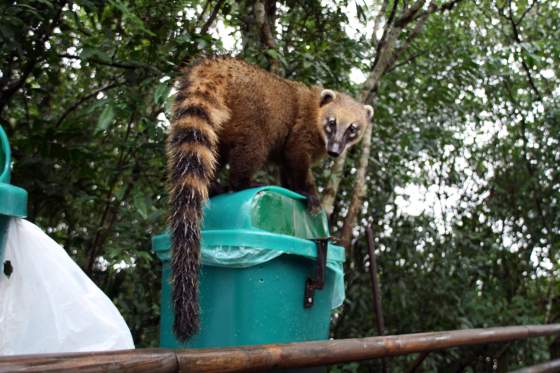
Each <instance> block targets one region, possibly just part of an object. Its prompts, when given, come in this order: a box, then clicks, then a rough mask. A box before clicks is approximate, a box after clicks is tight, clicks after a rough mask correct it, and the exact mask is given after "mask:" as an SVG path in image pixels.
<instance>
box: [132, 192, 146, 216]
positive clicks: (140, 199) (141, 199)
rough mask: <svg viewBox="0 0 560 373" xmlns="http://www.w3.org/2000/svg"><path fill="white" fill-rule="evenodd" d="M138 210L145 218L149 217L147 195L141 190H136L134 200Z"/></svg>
mask: <svg viewBox="0 0 560 373" xmlns="http://www.w3.org/2000/svg"><path fill="white" fill-rule="evenodd" d="M132 202H133V203H134V207H135V208H136V211H137V212H138V214H140V216H141V217H142V218H143V219H147V218H148V204H147V203H146V197H145V196H144V194H142V193H141V192H135V193H134V197H133V201H132Z"/></svg>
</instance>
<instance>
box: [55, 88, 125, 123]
mask: <svg viewBox="0 0 560 373" xmlns="http://www.w3.org/2000/svg"><path fill="white" fill-rule="evenodd" d="M123 84H125V82H115V83H111V84H108V85H106V86H104V87H101V88H99V89H96V90H95V91H93V92H92V93H90V94H87V95H85V96H83V97H81V98H80V99H78V100H77V101H76V102H74V103H73V104H72V105H70V106H69V107H68V109H66V111H65V112H64V113H63V114H62V115H61V116H60V118H59V119H58V120H57V121H56V123H55V125H54V127H55V128H57V127H58V126H60V125H61V124H62V122H63V121H64V119H66V117H67V116H68V115H70V114H71V113H72V112H73V111H74V110H76V109H77V108H78V107H80V105H82V104H83V103H84V102H86V101H87V100H90V99H92V98H94V97H95V96H97V95H98V94H99V93H101V92H105V91H108V90H110V89H113V88H115V87H118V86H121V85H123Z"/></svg>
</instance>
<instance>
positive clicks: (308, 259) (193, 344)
mask: <svg viewBox="0 0 560 373" xmlns="http://www.w3.org/2000/svg"><path fill="white" fill-rule="evenodd" d="M328 236H329V232H328V226H327V219H326V215H325V214H324V213H322V214H319V215H314V216H313V215H310V214H309V213H308V212H307V210H306V208H305V204H304V197H303V196H301V195H299V194H296V193H293V192H291V191H289V190H286V189H283V188H279V187H273V186H271V187H262V188H254V189H248V190H244V191H241V192H237V193H231V194H225V195H220V196H217V197H215V198H212V199H211V200H210V201H209V202H208V204H207V206H206V209H205V211H204V223H203V227H202V250H201V257H202V259H201V260H202V267H201V272H200V307H201V327H200V332H199V333H198V334H197V335H195V336H194V337H193V338H192V339H191V340H190V341H188V342H187V343H186V344H181V343H180V342H178V341H177V340H176V339H175V336H174V335H173V330H172V325H173V311H172V306H171V287H170V272H171V268H170V257H171V253H170V239H169V235H168V234H162V235H159V236H155V237H153V240H152V247H153V250H154V251H155V252H156V253H157V255H158V257H159V258H160V259H161V261H162V264H163V275H162V291H161V323H160V345H161V347H167V348H179V347H190V348H211V347H227V346H241V345H253V344H265V343H288V342H301V341H309V340H324V339H327V338H328V337H329V325H330V316H331V310H332V309H333V308H335V307H338V306H339V305H341V304H342V302H343V300H344V277H343V271H342V265H343V262H344V257H345V255H344V249H343V248H342V247H340V246H335V245H332V244H328V248H327V257H326V268H325V277H324V280H325V281H324V287H323V288H322V289H321V290H315V291H314V294H313V299H312V305H311V306H310V307H307V308H306V307H304V292H305V287H306V281H307V279H308V278H309V277H314V276H315V275H316V271H317V246H316V243H315V242H314V241H312V240H311V239H313V238H322V237H328Z"/></svg>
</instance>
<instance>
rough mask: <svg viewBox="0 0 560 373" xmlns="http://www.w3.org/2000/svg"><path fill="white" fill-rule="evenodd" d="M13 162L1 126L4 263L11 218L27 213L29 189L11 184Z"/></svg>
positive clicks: (0, 252) (0, 246)
mask: <svg viewBox="0 0 560 373" xmlns="http://www.w3.org/2000/svg"><path fill="white" fill-rule="evenodd" d="M11 162H12V158H11V153H10V143H9V142H8V136H7V135H6V132H4V129H3V128H2V126H0V263H4V246H5V245H6V230H7V229H8V222H9V220H10V218H11V217H20V218H23V217H25V216H26V215H27V191H25V190H24V189H21V188H18V187H17V186H14V185H11V184H10V165H11Z"/></svg>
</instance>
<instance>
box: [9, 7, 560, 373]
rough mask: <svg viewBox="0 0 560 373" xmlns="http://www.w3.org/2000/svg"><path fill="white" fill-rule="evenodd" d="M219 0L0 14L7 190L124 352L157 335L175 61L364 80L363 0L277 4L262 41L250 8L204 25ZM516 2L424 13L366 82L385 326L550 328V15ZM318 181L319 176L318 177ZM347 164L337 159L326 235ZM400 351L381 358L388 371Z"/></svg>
mask: <svg viewBox="0 0 560 373" xmlns="http://www.w3.org/2000/svg"><path fill="white" fill-rule="evenodd" d="M217 3H218V2H214V1H210V2H206V1H156V2H153V1H149V2H142V1H141V2H127V1H120V0H111V1H103V2H94V1H88V0H84V1H78V2H75V3H66V2H64V1H51V0H41V1H32V0H28V1H18V2H9V3H8V4H5V5H2V6H1V8H0V72H1V74H0V121H1V123H2V125H3V126H4V128H5V129H6V130H7V132H8V134H9V136H10V139H11V142H12V146H13V158H14V159H15V165H14V173H13V182H14V183H15V184H17V185H20V186H22V187H24V188H26V189H27V190H28V191H29V195H30V203H29V212H30V216H29V219H30V220H32V221H34V222H35V223H36V224H38V225H39V226H41V227H42V228H44V229H45V230H46V231H47V232H48V233H49V234H50V235H51V236H52V237H53V238H54V239H56V240H57V241H58V242H60V243H61V244H62V245H63V246H64V248H65V249H66V250H67V251H68V252H69V254H70V255H72V257H73V258H74V259H75V260H76V261H77V263H78V264H79V265H80V266H81V267H82V268H84V270H85V271H86V272H87V273H88V275H90V276H91V277H92V278H93V280H94V281H95V282H96V283H97V284H98V285H99V286H100V287H101V288H102V289H103V290H104V291H105V292H106V293H107V294H108V295H109V297H111V299H112V300H113V301H114V302H115V304H116V305H117V306H118V308H119V309H120V311H121V312H122V313H123V315H124V317H125V319H126V321H127V323H128V325H129V326H130V328H131V330H132V332H133V336H134V339H135V342H136V345H137V346H138V347H147V346H157V344H158V317H159V287H160V266H159V263H158V260H157V258H156V257H155V256H154V255H153V254H152V253H151V251H150V237H151V236H152V235H154V234H156V233H159V232H161V231H162V230H163V229H164V228H165V224H166V216H167V205H166V190H165V149H164V144H165V136H166V132H167V126H168V120H167V118H168V117H169V116H168V113H169V107H170V102H171V100H172V98H171V97H170V93H171V92H172V84H173V80H174V77H175V76H176V74H177V72H178V69H179V67H181V66H182V65H183V64H184V63H189V62H191V61H193V60H195V59H196V58H197V57H199V56H201V55H209V54H217V53H218V54H219V53H233V54H240V55H241V56H242V57H243V58H245V59H246V60H248V61H250V62H253V63H257V64H260V65H262V66H263V67H269V65H270V59H271V58H272V59H274V60H277V61H279V62H280V65H281V67H282V70H283V74H284V75H285V76H286V77H289V78H292V79H297V80H300V81H303V82H306V83H310V84H311V83H312V84H323V85H325V86H328V87H331V88H334V89H340V90H345V91H349V92H351V93H357V92H359V88H360V87H359V85H358V84H356V82H353V81H352V80H351V79H350V78H349V77H350V74H351V72H352V71H353V69H360V70H361V71H362V72H364V73H366V74H367V72H368V71H369V70H370V69H371V63H372V61H373V59H374V56H375V47H374V44H373V42H372V40H371V32H370V30H371V25H372V22H373V20H374V19H375V16H376V12H377V9H378V6H379V5H380V4H379V3H378V2H376V3H375V6H373V5H371V4H369V3H367V4H366V2H362V1H355V2H350V1H341V2H334V3H332V4H331V3H330V2H329V3H328V4H326V2H319V1H305V2H297V1H289V0H287V1H282V2H277V3H275V4H276V5H275V13H274V15H275V27H274V28H273V29H274V32H275V34H276V35H275V36H276V46H275V47H274V48H264V47H263V46H262V43H260V42H259V34H258V31H256V30H255V29H254V24H253V23H252V22H254V20H252V18H251V16H250V15H251V11H252V10H251V3H252V2H248V1H236V2H234V1H225V2H223V4H221V8H220V9H219V12H218V13H217V14H218V15H217V23H218V24H219V25H220V30H222V31H221V32H220V33H218V32H217V31H216V30H215V28H214V27H210V28H208V31H206V30H204V24H205V22H206V21H207V20H208V17H209V16H210V14H211V12H212V10H213V7H214V6H215V5H216V4H217ZM438 3H439V2H438ZM513 4H514V6H513V7H512V8H510V3H508V2H501V1H500V2H467V1H465V2H462V3H461V4H460V5H459V6H458V7H457V8H456V9H454V10H453V11H452V12H447V13H443V14H442V13H436V14H434V15H432V16H430V18H429V19H428V22H427V23H426V26H425V28H424V30H423V32H422V33H421V34H420V36H419V37H418V38H416V39H415V41H414V42H413V43H412V45H411V46H410V48H409V49H408V50H407V51H406V52H405V53H404V54H403V55H402V56H401V58H400V60H399V61H398V62H397V64H396V66H395V67H394V69H393V70H391V71H389V72H388V74H387V75H386V76H385V77H384V78H383V80H382V82H381V85H380V89H379V97H378V99H377V102H376V114H375V123H374V126H375V129H374V137H373V144H374V146H373V151H372V154H371V159H370V163H369V164H370V166H369V170H368V175H369V176H368V195H367V198H366V201H365V202H364V206H363V209H362V220H361V221H360V225H362V226H363V225H364V224H365V223H372V224H373V227H374V229H375V233H376V240H375V242H376V247H377V254H378V266H379V271H380V277H381V287H382V298H383V307H384V311H385V324H386V328H387V331H386V332H387V333H389V334H396V333H411V332H417V331H430V330H446V329H457V328H475V327H489V326H499V325H519V324H530V323H544V322H558V319H559V317H560V309H559V307H558V305H559V304H560V281H559V273H558V264H559V261H560V257H559V255H560V254H559V251H560V243H559V234H560V231H559V230H558V227H559V226H560V218H559V216H560V214H559V213H558V212H559V206H558V203H559V201H560V187H559V185H560V173H559V171H558V166H557V165H558V162H559V161H560V152H559V150H558V149H559V143H560V106H559V102H558V97H559V87H560V85H559V82H560V80H559V76H560V71H559V69H558V66H560V63H559V61H560V46H559V44H558V42H557V40H560V30H559V28H558V26H557V25H558V24H560V10H559V9H560V8H559V7H558V2H557V1H550V2H538V3H537V4H536V5H535V4H533V2H527V1H520V2H513ZM532 4H533V5H532ZM391 5H392V2H390V4H389V8H390V6H391ZM399 6H402V4H401V3H399ZM353 14H354V15H353ZM512 19H513V21H514V22H515V26H516V27H515V28H514V27H513V24H512V22H511V20H512ZM223 30H225V31H223ZM409 32H410V31H407V32H406V33H405V35H404V36H403V39H404V38H405V37H406V35H408V33H409ZM516 33H517V35H516ZM230 41H233V44H232V45H230V44H231V43H230ZM403 41H404V40H403ZM357 153H358V151H354V152H352V153H351V154H350V158H351V159H356V158H357V156H358V154H357ZM350 163H351V162H350ZM327 164H328V163H327ZM318 171H319V172H318V173H317V176H318V179H319V180H318V181H319V184H320V185H324V184H325V181H326V180H325V178H326V175H327V174H328V173H327V172H322V170H318ZM354 172H355V170H354V169H353V167H352V166H349V167H347V169H346V175H345V178H344V180H343V182H342V184H341V189H340V191H339V198H338V200H337V204H336V210H335V215H334V216H333V222H334V226H335V229H336V228H337V227H338V228H340V226H341V224H342V222H341V219H342V217H343V216H344V214H345V209H346V208H347V207H348V204H349V200H350V196H351V195H352V193H353V183H354V176H353V175H354ZM421 197H425V198H426V201H425V202H424V203H420V202H415V201H417V200H420V201H421V200H422V198H421ZM409 205H410V206H409ZM407 206H408V207H407ZM365 244H366V243H365V239H364V236H363V230H362V228H360V227H356V230H355V245H354V248H353V250H352V252H351V253H350V255H349V260H348V263H347V264H348V266H347V275H346V276H347V301H346V303H345V305H344V306H343V307H342V309H341V310H340V311H339V313H338V315H337V317H336V318H335V320H334V323H333V336H335V337H337V338H343V337H360V336H368V335H375V334H376V332H375V331H374V327H373V325H374V323H373V321H374V318H373V307H372V304H371V290H370V289H371V287H370V283H369V277H368V274H367V269H368V266H369V258H368V257H367V255H366V254H365V253H366V248H365ZM549 343H550V341H549V340H545V339H535V340H531V341H528V342H516V343H513V344H511V345H509V346H507V348H504V346H503V345H494V346H477V347H473V348H461V349H452V350H448V351H445V352H434V353H432V354H430V355H429V356H428V358H427V359H426V361H425V362H424V363H423V364H422V369H423V370H424V371H461V370H464V371H473V372H474V371H505V370H508V369H513V368H515V367H518V366H524V365H528V364H531V363H535V362H538V361H542V360H544V359H547V358H549V353H548V350H549ZM414 358H415V357H414V356H408V357H401V358H393V359H391V360H390V367H391V371H396V372H397V371H405V370H406V367H407V366H409V365H410V364H411V363H412V361H413V360H414ZM378 367H379V362H378V361H374V362H367V363H360V364H358V363H354V364H348V365H344V366H338V367H333V368H332V371H333V372H338V371H343V372H363V371H370V370H373V369H376V368H378Z"/></svg>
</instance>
